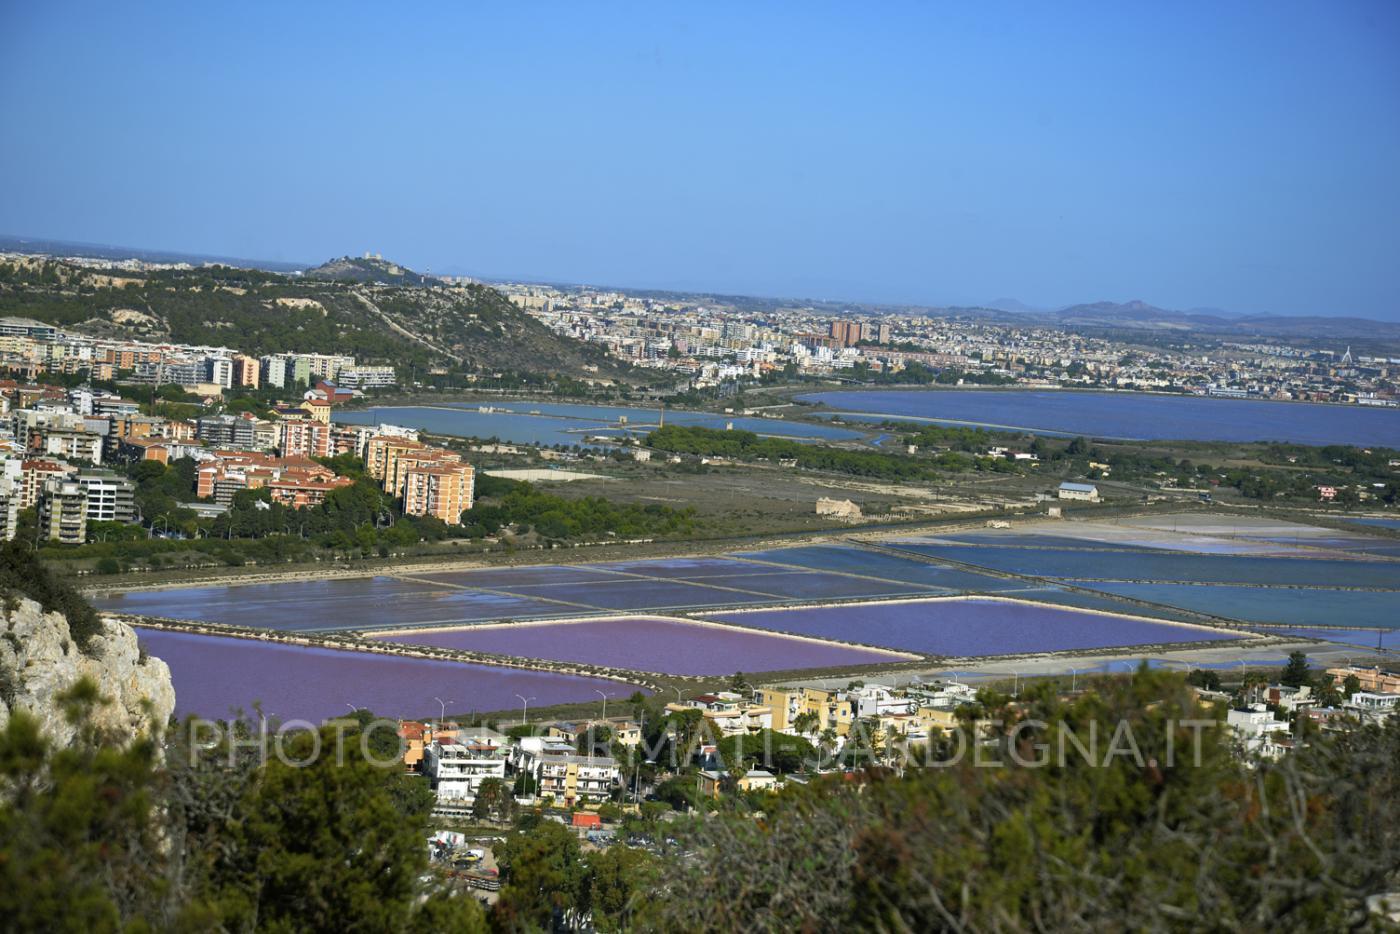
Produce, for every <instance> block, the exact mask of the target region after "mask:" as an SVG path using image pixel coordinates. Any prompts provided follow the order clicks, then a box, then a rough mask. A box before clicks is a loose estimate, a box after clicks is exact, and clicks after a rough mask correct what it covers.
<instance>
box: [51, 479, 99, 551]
mask: <svg viewBox="0 0 1400 934" xmlns="http://www.w3.org/2000/svg"><path fill="white" fill-rule="evenodd" d="M87 505H88V504H87V492H86V490H84V489H83V485H82V484H81V483H78V482H76V481H73V480H50V481H49V482H48V483H47V484H46V485H45V487H44V494H43V497H42V498H41V499H40V501H39V531H40V534H42V535H43V536H44V537H45V538H47V539H48V540H49V541H53V542H59V543H61V544H64V545H81V544H83V542H85V541H87Z"/></svg>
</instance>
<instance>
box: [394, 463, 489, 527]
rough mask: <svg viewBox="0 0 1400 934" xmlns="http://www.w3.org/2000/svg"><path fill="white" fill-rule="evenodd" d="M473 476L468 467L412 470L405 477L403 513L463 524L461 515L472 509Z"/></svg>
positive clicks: (465, 465) (467, 465) (453, 465)
mask: <svg viewBox="0 0 1400 934" xmlns="http://www.w3.org/2000/svg"><path fill="white" fill-rule="evenodd" d="M474 474H475V471H473V470H472V468H471V465H469V464H450V465H444V466H434V467H413V468H410V469H409V470H408V471H407V473H406V474H405V475H404V489H403V511H404V514H405V515H409V516H433V517H435V518H437V519H439V520H441V521H442V522H445V523H446V524H448V525H461V524H462V513H463V512H465V511H467V510H468V509H471V508H472V494H473V492H474V490H475V479H474Z"/></svg>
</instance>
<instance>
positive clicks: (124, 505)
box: [75, 471, 136, 522]
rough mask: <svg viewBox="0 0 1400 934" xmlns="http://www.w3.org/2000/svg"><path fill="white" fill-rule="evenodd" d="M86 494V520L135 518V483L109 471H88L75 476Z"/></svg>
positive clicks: (111, 520) (108, 520)
mask: <svg viewBox="0 0 1400 934" xmlns="http://www.w3.org/2000/svg"><path fill="white" fill-rule="evenodd" d="M75 479H76V482H77V483H78V485H79V486H81V487H82V488H83V492H84V493H86V494H87V521H88V522H131V521H132V520H134V519H135V518H136V484H135V483H133V482H131V481H130V480H128V479H127V478H126V477H119V476H117V475H116V474H114V473H111V472H110V471H88V472H85V473H80V474H78V476H77V477H76V478H75Z"/></svg>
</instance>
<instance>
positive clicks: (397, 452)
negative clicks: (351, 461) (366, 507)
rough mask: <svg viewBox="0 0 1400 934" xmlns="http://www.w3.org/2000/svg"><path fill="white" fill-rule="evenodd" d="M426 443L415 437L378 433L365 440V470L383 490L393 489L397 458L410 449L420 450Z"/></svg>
mask: <svg viewBox="0 0 1400 934" xmlns="http://www.w3.org/2000/svg"><path fill="white" fill-rule="evenodd" d="M425 448H427V445H426V444H424V443H423V442H421V441H419V440H418V439H417V438H407V437H401V436H397V435H378V436H376V437H372V438H369V439H367V440H366V441H365V472H366V473H368V474H369V475H370V477H372V478H373V479H375V480H378V481H379V482H380V483H382V484H383V485H384V492H386V493H388V492H391V491H392V489H393V480H392V477H393V476H394V475H395V473H396V472H397V466H398V460H399V458H400V457H402V456H404V455H405V454H406V453H408V452H411V451H421V450H424V449H425Z"/></svg>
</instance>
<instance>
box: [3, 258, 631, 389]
mask: <svg viewBox="0 0 1400 934" xmlns="http://www.w3.org/2000/svg"><path fill="white" fill-rule="evenodd" d="M333 262H334V261H333ZM328 265H330V264H328ZM320 268H321V269H323V270H324V269H325V268H326V267H320ZM357 268H358V267H357ZM409 275H416V274H412V273H409ZM427 281H428V282H429V283H430V284H429V285H426V286H410V285H390V284H383V283H380V282H369V281H354V280H353V279H352V280H351V281H342V280H341V279H339V278H331V279H320V278H306V277H302V276H287V275H280V274H276V273H270V272H264V271H260V270H252V269H240V268H233V267H228V266H207V267H202V268H199V269H191V270H163V271H159V272H150V273H125V272H103V271H96V270H91V269H87V268H83V267H77V266H73V265H70V264H67V263H64V262H62V261H58V260H38V259H28V260H25V261H21V262H14V261H11V262H0V315H3V316H9V315H16V316H22V317H28V318H35V319H37V320H40V321H45V322H50V323H53V324H57V325H59V326H61V327H64V328H68V329H71V330H74V331H77V332H80V333H84V334H91V335H98V336H122V337H130V338H136V339H140V340H150V341H166V340H169V341H177V342H181V343H190V344H208V345H216V346H226V347H230V348H233V349H236V350H239V351H243V352H246V353H250V354H255V355H261V354H267V353H276V352H280V351H291V352H300V353H316V352H320V353H343V354H350V355H353V356H354V357H355V358H356V359H357V361H359V362H361V363H387V364H393V365H394V366H397V367H399V368H400V369H401V370H405V371H407V370H413V371H416V372H417V373H418V374H419V376H420V377H421V376H422V375H423V374H427V373H431V372H438V373H451V374H462V375H476V376H483V377H493V376H495V375H496V374H507V375H516V376H520V377H521V378H522V379H524V380H525V381H527V382H536V383H538V382H547V381H549V380H551V379H554V378H570V379H586V380H593V381H599V382H637V381H642V380H643V379H644V374H643V373H642V372H641V371H635V370H634V369H633V368H632V367H629V366H627V365H626V364H622V363H619V362H617V361H614V360H612V359H611V358H609V357H608V356H607V354H606V352H605V351H604V350H603V349H602V348H601V347H597V346H594V345H590V344H587V343H584V342H582V341H577V340H574V339H572V338H568V337H563V336H560V335H557V334H555V333H554V332H552V331H550V330H549V329H548V328H546V327H545V326H544V325H542V324H540V323H538V322H536V321H535V320H533V319H532V318H530V317H529V316H528V315H526V314H525V313H524V312H522V311H521V310H519V309H518V308H516V307H515V306H514V305H512V304H511V303H510V301H509V300H507V299H506V297H505V296H504V295H502V294H501V293H500V292H498V291H496V290H495V289H492V288H489V287H487V286H483V285H475V284H473V285H467V286H449V285H445V284H441V283H438V282H437V281H436V280H431V279H429V280H427Z"/></svg>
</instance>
